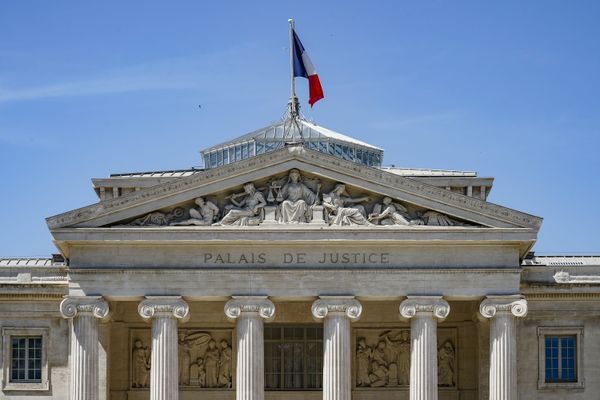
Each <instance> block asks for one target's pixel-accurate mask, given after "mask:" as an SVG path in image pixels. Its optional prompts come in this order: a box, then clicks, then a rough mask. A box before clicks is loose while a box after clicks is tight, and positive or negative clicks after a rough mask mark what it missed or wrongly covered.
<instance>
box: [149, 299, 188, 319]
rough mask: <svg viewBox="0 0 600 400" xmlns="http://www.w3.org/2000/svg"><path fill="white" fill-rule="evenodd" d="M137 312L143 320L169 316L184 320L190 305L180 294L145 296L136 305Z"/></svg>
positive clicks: (186, 317)
mask: <svg viewBox="0 0 600 400" xmlns="http://www.w3.org/2000/svg"><path fill="white" fill-rule="evenodd" d="M138 313H139V314H140V316H141V317H142V318H144V319H145V320H149V319H152V318H154V317H170V318H177V319H180V320H182V321H186V320H187V319H188V317H189V313H190V307H189V306H188V304H187V303H186V302H185V301H184V300H183V299H182V298H181V297H180V296H146V298H145V299H144V300H143V301H142V302H141V303H140V304H139V305H138Z"/></svg>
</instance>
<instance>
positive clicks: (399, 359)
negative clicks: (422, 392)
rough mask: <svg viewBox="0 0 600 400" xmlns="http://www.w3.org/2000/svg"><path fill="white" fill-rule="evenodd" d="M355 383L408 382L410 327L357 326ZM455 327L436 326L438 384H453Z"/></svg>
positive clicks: (378, 385)
mask: <svg viewBox="0 0 600 400" xmlns="http://www.w3.org/2000/svg"><path fill="white" fill-rule="evenodd" d="M355 335H356V354H355V364H354V365H355V367H354V370H355V386H356V387H365V388H367V387H368V388H381V387H398V386H408V385H409V381H410V329H357V330H356V331H355ZM456 340H457V339H456V330H455V329H452V328H449V329H438V345H439V347H438V386H441V387H456V378H457V375H456V374H457V370H456V359H457V358H456V347H455V343H456V342H457V341H456Z"/></svg>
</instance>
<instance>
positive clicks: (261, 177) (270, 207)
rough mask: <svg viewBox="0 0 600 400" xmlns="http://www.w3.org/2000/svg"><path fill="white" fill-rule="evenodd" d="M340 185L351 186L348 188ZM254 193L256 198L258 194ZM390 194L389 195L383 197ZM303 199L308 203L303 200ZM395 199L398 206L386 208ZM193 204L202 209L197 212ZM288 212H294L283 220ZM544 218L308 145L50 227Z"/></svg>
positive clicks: (60, 219)
mask: <svg viewBox="0 0 600 400" xmlns="http://www.w3.org/2000/svg"><path fill="white" fill-rule="evenodd" d="M291 170H298V171H299V175H300V179H299V181H300V182H301V183H302V185H295V186H294V190H295V191H296V193H295V194H294V195H293V196H292V197H293V200H294V201H292V203H293V204H291V205H290V204H288V205H287V206H286V208H285V209H283V206H282V203H283V201H284V200H285V199H286V198H287V197H288V196H289V194H288V191H289V190H290V187H286V188H284V186H285V185H286V183H289V182H290V176H289V175H290V171H291ZM247 183H252V186H253V188H254V190H256V192H257V193H258V194H257V195H255V196H254V194H253V193H249V192H252V189H249V190H248V191H247V192H246V193H244V184H247ZM294 183H295V182H294ZM341 184H343V185H345V187H344V188H341V187H340V186H339V185H341ZM336 188H337V189H336ZM343 189H345V190H343ZM282 192H285V193H282ZM250 195H253V196H254V197H253V198H252V200H250V197H252V196H250ZM336 195H337V196H338V197H339V198H336ZM232 197H233V201H232ZM261 197H262V198H263V200H262V201H261V199H260V198H261ZM292 197H290V199H292ZM386 197H387V198H389V199H385V200H384V198H386ZM198 198H202V199H203V201H204V204H203V205H202V201H200V203H201V204H200V205H198V204H197V203H196V199H198ZM299 199H302V200H303V202H304V203H305V204H300V205H298V204H299V202H298V201H296V200H299ZM245 200H248V203H252V201H254V202H255V203H258V204H256V205H258V208H260V210H257V211H256V212H252V213H250V214H252V215H246V214H244V213H243V212H240V213H238V214H236V215H233V216H231V215H230V218H229V219H227V220H226V221H223V218H224V217H225V216H227V214H228V213H229V211H230V210H232V209H233V210H235V209H240V210H243V209H245V208H248V204H241V203H242V202H244V201H245ZM333 203H335V204H333ZM240 204H241V205H240ZM390 204H391V207H392V208H391V209H390V210H392V211H389V210H388V212H387V213H385V210H386V209H387V208H389V205H390ZM251 206H252V207H253V205H252V204H251ZM202 207H204V212H203V211H202V210H203V208H202ZM252 207H251V208H252ZM298 207H300V209H298ZM336 207H337V208H336ZM344 208H346V209H354V210H358V213H360V214H361V215H362V216H363V219H365V220H367V221H368V222H366V223H364V221H362V220H361V217H360V216H359V215H358V213H357V212H355V211H352V210H348V211H343V212H345V213H346V214H347V215H343V216H339V213H340V212H342V211H339V210H341V209H344ZM194 209H195V210H196V212H194V211H190V210H194ZM211 209H212V211H211ZM282 209H283V211H282ZM315 210H316V211H315ZM211 212H212V213H213V214H214V215H213V214H211ZM282 212H284V213H287V215H286V216H285V217H283V218H282V214H281V213H282ZM394 212H395V214H394ZM315 213H317V214H315ZM382 213H383V214H384V215H383V216H382V215H381V214H382ZM207 214H211V215H210V216H206V215H207ZM234 214H235V213H234ZM304 215H306V217H304ZM313 215H315V218H314V219H313V218H312V216H313ZM321 215H323V218H321ZM236 217H239V218H236ZM369 217H370V218H369ZM194 220H197V221H194ZM286 220H287V221H286ZM289 220H291V221H289ZM321 220H323V221H321ZM384 220H385V221H384ZM541 221H542V220H541V218H539V217H535V216H532V215H529V214H525V213H522V212H519V211H515V210H511V209H508V208H505V207H502V206H498V205H495V204H492V203H489V202H486V201H483V200H480V199H476V198H473V197H467V196H464V195H461V194H458V193H453V192H451V191H448V190H445V189H442V188H438V187H435V186H431V185H428V184H426V183H423V182H420V181H417V180H414V179H410V178H406V177H402V176H398V175H395V174H392V173H389V172H385V171H382V170H380V169H377V168H371V167H367V166H364V165H360V164H356V163H353V162H350V161H344V160H341V159H339V158H336V157H333V156H330V155H327V154H323V153H319V152H317V151H313V150H309V149H306V148H304V147H302V146H288V147H285V148H283V149H280V150H277V151H274V152H272V153H268V154H264V155H261V156H257V157H254V158H251V159H247V160H244V161H241V162H238V163H234V164H230V165H226V166H222V167H219V168H214V169H210V170H207V171H203V172H199V173H196V174H194V175H191V176H187V177H182V178H179V179H177V180H176V181H170V182H167V183H164V184H160V185H157V186H153V187H150V188H146V189H142V190H140V191H137V192H133V193H130V194H127V195H125V196H122V197H119V198H115V199H110V200H106V201H101V202H100V203H97V204H93V205H90V206H87V207H83V208H80V209H77V210H73V211H70V212H67V213H64V214H60V215H57V216H53V217H50V218H48V219H47V223H48V226H49V228H50V229H59V228H95V227H117V226H118V227H127V226H135V227H140V226H178V225H190V226H194V227H198V228H199V229H203V228H206V227H208V226H212V223H215V222H217V223H218V222H223V225H231V224H233V225H242V226H244V225H257V224H258V225H263V224H266V225H268V224H270V223H289V222H291V223H299V224H306V226H313V225H314V226H315V227H316V228H317V229H323V227H324V226H325V227H328V226H331V227H336V226H341V225H361V226H364V227H365V229H367V228H374V229H379V227H382V228H383V226H382V225H384V226H385V225H387V226H389V225H404V226H406V227H415V228H418V227H419V226H424V225H425V226H426V225H435V226H448V227H456V226H459V227H460V226H470V227H482V228H528V229H531V230H534V231H536V232H537V230H538V229H539V227H540V225H541ZM315 222H316V223H315ZM319 224H320V225H319ZM214 228H217V227H214Z"/></svg>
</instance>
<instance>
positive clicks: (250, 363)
mask: <svg viewBox="0 0 600 400" xmlns="http://www.w3.org/2000/svg"><path fill="white" fill-rule="evenodd" d="M225 315H227V317H228V318H229V319H230V320H232V321H234V320H237V325H236V331H237V371H236V374H235V379H236V380H235V382H236V389H235V397H236V399H237V400H263V399H264V398H265V360H264V357H265V346H264V332H263V320H271V319H272V318H273V316H274V315H275V305H273V303H272V302H271V300H269V299H268V298H267V297H266V296H234V297H233V299H231V300H229V301H228V302H227V303H226V304H225Z"/></svg>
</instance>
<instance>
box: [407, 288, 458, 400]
mask: <svg viewBox="0 0 600 400" xmlns="http://www.w3.org/2000/svg"><path fill="white" fill-rule="evenodd" d="M449 313H450V306H449V305H448V303H447V302H446V301H445V300H444V299H443V298H442V296H408V298H407V299H406V300H404V301H403V302H402V304H400V315H401V316H402V317H403V318H405V319H410V400H437V398H438V369H437V357H438V354H437V350H438V349H437V323H438V320H439V321H440V322H441V321H443V320H444V319H445V318H446V317H447V316H448V314H449Z"/></svg>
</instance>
